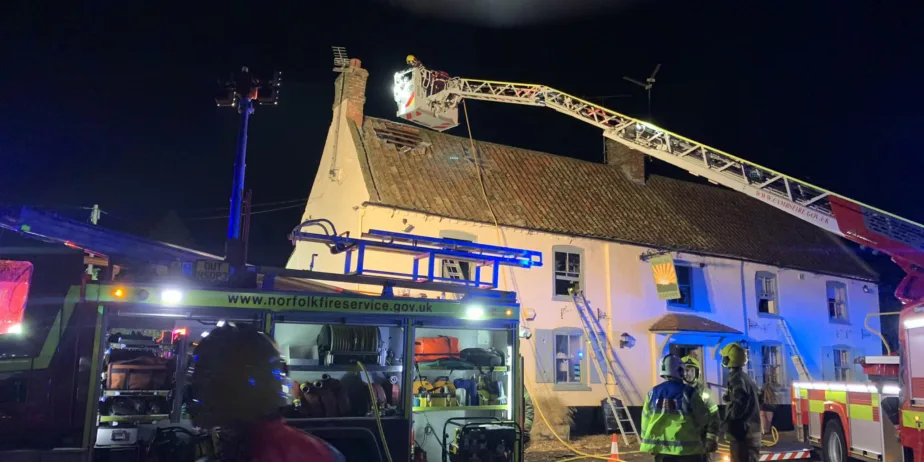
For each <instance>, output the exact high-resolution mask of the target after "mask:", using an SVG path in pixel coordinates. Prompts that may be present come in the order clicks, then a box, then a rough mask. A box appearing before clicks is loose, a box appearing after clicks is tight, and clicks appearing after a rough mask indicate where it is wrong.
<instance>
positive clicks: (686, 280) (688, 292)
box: [667, 265, 693, 308]
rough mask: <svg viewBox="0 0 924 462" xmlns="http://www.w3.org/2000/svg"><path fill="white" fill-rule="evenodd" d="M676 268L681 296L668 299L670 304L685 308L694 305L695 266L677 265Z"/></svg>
mask: <svg viewBox="0 0 924 462" xmlns="http://www.w3.org/2000/svg"><path fill="white" fill-rule="evenodd" d="M674 270H675V271H676V272H677V287H679V289H680V298H678V299H674V300H668V301H667V303H668V304H669V305H670V306H679V307H683V308H692V307H693V268H690V267H689V266H684V265H676V266H675V267H674Z"/></svg>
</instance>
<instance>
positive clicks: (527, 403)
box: [523, 387, 536, 450]
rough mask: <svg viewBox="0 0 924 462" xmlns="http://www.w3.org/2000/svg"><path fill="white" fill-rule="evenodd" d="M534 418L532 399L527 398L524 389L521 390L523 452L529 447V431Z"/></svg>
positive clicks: (527, 395) (527, 393)
mask: <svg viewBox="0 0 924 462" xmlns="http://www.w3.org/2000/svg"><path fill="white" fill-rule="evenodd" d="M535 418H536V411H535V409H533V398H532V397H531V396H529V392H528V391H526V388H525V387H524V388H523V450H526V448H528V447H529V442H530V439H531V437H530V434H529V433H530V431H531V430H532V429H533V420H534V419H535Z"/></svg>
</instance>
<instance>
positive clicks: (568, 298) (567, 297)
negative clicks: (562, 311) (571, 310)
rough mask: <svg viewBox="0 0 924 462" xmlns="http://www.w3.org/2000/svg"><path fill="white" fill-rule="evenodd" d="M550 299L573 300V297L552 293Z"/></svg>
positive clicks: (559, 300)
mask: <svg viewBox="0 0 924 462" xmlns="http://www.w3.org/2000/svg"><path fill="white" fill-rule="evenodd" d="M552 301H553V302H573V301H574V298H572V297H571V296H570V295H553V296H552Z"/></svg>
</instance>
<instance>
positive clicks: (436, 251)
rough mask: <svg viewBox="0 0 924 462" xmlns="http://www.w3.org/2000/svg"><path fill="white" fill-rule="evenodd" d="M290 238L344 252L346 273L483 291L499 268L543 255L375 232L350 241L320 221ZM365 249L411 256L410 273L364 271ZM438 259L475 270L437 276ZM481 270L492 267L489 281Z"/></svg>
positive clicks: (533, 262) (537, 261)
mask: <svg viewBox="0 0 924 462" xmlns="http://www.w3.org/2000/svg"><path fill="white" fill-rule="evenodd" d="M309 226H317V227H321V228H322V229H323V230H324V233H313V232H307V231H305V228H306V227H309ZM290 239H291V240H292V241H306V242H318V243H323V244H325V245H327V246H328V247H330V249H331V252H332V253H335V254H336V253H344V252H345V253H346V259H345V261H344V273H345V274H354V275H363V274H368V275H381V276H387V277H397V278H405V279H410V280H412V281H417V282H443V283H451V284H459V285H464V286H469V287H474V288H482V289H497V286H498V282H499V278H500V267H502V266H511V267H517V268H532V267H534V266H542V252H537V251H535V250H525V249H517V248H513V247H502V246H496V245H488V244H478V243H474V242H466V241H459V240H455V239H443V238H435V237H429V236H418V235H415V234H405V233H395V232H390V231H382V230H375V229H374V230H369V232H367V233H363V235H362V238H353V237H349V235H348V234H343V235H338V234H337V232H336V229H335V228H334V226H333V224H332V223H330V222H329V221H328V220H323V219H322V220H308V221H306V222H304V223H302V224H300V225H299V226H297V227H296V228H295V230H294V231H292V234H291V235H290ZM367 249H370V250H378V251H384V252H398V253H403V254H407V255H413V258H414V261H413V266H412V268H411V272H409V273H400V272H394V271H382V270H375V269H369V268H366V267H365V252H366V250H367ZM354 253H355V256H354ZM438 259H444V260H454V261H457V262H468V263H471V264H472V265H473V266H474V268H475V271H474V274H473V275H472V277H471V278H470V279H454V278H447V277H442V276H437V275H436V271H435V270H436V262H437V260H438ZM354 260H355V267H354ZM422 267H425V271H422ZM483 267H490V268H491V282H485V281H482V280H481V269H482V268H483Z"/></svg>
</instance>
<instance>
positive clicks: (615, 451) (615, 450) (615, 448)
mask: <svg viewBox="0 0 924 462" xmlns="http://www.w3.org/2000/svg"><path fill="white" fill-rule="evenodd" d="M618 438H619V436H618V435H616V434H615V433H613V441H612V442H611V443H610V459H609V462H614V461H618V460H619V440H618Z"/></svg>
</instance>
